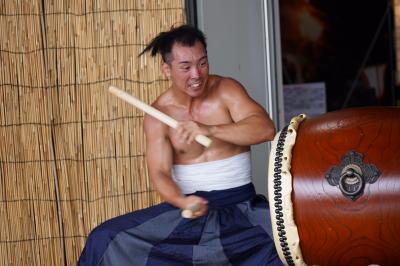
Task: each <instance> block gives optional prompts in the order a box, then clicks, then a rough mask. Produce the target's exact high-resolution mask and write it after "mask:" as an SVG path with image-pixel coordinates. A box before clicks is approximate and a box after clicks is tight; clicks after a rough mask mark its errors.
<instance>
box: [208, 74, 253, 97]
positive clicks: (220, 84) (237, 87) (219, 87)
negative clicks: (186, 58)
mask: <svg viewBox="0 0 400 266" xmlns="http://www.w3.org/2000/svg"><path fill="white" fill-rule="evenodd" d="M214 79H215V80H214V82H213V85H212V87H213V88H212V90H213V91H214V92H215V93H217V94H218V96H220V97H223V98H225V97H228V98H232V97H237V96H240V95H242V96H244V95H247V92H246V89H245V88H244V87H243V85H242V84H241V83H240V82H239V81H237V80H236V79H233V78H231V77H221V76H215V78H214Z"/></svg>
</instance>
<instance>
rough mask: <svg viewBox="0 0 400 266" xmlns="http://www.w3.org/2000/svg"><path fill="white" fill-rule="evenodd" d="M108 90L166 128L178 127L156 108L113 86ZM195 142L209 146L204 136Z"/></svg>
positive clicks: (173, 120)
mask: <svg viewBox="0 0 400 266" xmlns="http://www.w3.org/2000/svg"><path fill="white" fill-rule="evenodd" d="M108 90H109V91H110V92H111V93H112V94H114V95H115V96H118V97H119V98H121V99H122V100H124V101H126V102H128V103H130V104H132V105H133V106H135V107H137V108H139V109H140V110H142V111H143V112H145V113H146V114H148V115H151V116H152V117H154V118H156V119H158V120H160V121H161V122H163V123H165V124H167V125H168V126H170V127H172V128H177V127H178V121H176V120H175V119H173V118H172V117H170V116H168V115H166V114H164V113H162V112H160V111H159V110H157V109H156V108H154V107H152V106H150V105H148V104H146V103H144V102H142V101H141V100H139V99H137V98H136V97H134V96H132V95H130V94H128V93H126V92H125V91H123V90H121V89H119V88H117V87H115V86H110V87H109V88H108ZM195 140H196V141H197V142H198V143H200V144H201V145H203V146H204V147H209V146H210V145H211V139H210V138H208V137H206V136H204V135H197V136H196V137H195Z"/></svg>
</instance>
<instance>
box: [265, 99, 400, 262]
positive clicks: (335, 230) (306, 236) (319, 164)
mask: <svg viewBox="0 0 400 266" xmlns="http://www.w3.org/2000/svg"><path fill="white" fill-rule="evenodd" d="M268 198H269V202H270V210H271V221H272V229H273V234H274V241H275V246H276V249H277V251H278V254H279V256H280V258H281V260H282V261H283V262H284V263H285V264H286V265H321V266H322V265H335V266H336V265H352V266H356V265H400V108H396V107H365V108H354V109H345V110H341V111H336V112H330V113H327V114H324V115H321V116H318V117H314V118H307V117H306V115H299V116H297V117H294V118H293V119H292V120H291V122H290V124H289V125H288V126H287V127H285V128H284V129H282V130H281V131H280V132H278V133H277V135H276V136H275V139H274V141H273V142H272V146H271V154H270V158H269V173H268Z"/></svg>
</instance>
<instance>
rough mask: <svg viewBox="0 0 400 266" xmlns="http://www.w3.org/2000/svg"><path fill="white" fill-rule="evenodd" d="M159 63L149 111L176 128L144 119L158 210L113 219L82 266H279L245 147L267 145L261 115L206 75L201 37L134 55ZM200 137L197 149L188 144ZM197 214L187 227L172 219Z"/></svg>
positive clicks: (185, 32)
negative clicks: (165, 85)
mask: <svg viewBox="0 0 400 266" xmlns="http://www.w3.org/2000/svg"><path fill="white" fill-rule="evenodd" d="M149 51H151V54H152V55H156V54H157V53H160V54H161V56H162V60H163V62H162V70H163V73H164V74H165V75H166V77H168V79H170V81H171V87H170V88H169V89H168V90H167V91H165V92H164V93H163V94H162V95H161V96H159V97H158V99H157V100H156V101H155V102H154V103H153V106H154V107H155V108H157V109H158V110H160V111H162V112H164V113H166V114H167V115H169V116H171V117H173V118H174V119H176V120H177V121H179V124H178V127H177V128H176V129H172V128H169V127H168V126H167V125H165V124H163V123H162V122H160V121H158V120H156V119H155V118H153V117H150V116H146V117H145V120H144V130H145V134H146V161H147V166H148V171H149V174H150V176H151V179H152V182H153V184H154V187H155V188H156V190H157V191H158V192H159V193H160V194H161V196H162V197H163V199H164V200H165V201H166V203H162V204H159V205H156V206H153V207H150V208H147V209H144V210H140V211H136V212H134V213H130V214H126V215H124V216H121V217H117V218H114V219H111V220H110V221H107V222H105V223H104V224H102V225H100V226H99V227H97V228H96V229H95V230H93V232H92V233H91V234H90V236H89V238H88V241H87V244H86V247H85V249H84V251H83V252H82V255H81V258H80V261H79V263H80V264H81V265H281V262H280V260H279V258H278V256H277V253H276V251H275V247H274V243H273V241H272V236H271V235H272V234H271V228H270V221H269V209H268V206H267V203H266V200H265V198H263V197H260V196H256V195H255V192H254V187H253V185H252V183H251V170H250V152H249V151H250V145H252V144H256V143H261V142H265V141H268V140H271V139H272V138H273V137H274V135H275V129H274V126H273V123H272V121H271V119H270V118H269V116H268V114H267V113H266V111H265V110H264V109H263V108H262V107H261V106H260V105H259V104H257V103H256V102H255V101H254V100H252V99H251V98H250V97H249V96H248V94H247V93H246V90H245V89H244V88H243V86H242V85H241V84H239V83H238V82H237V81H235V80H233V79H231V78H223V77H220V76H216V75H209V73H208V71H209V69H208V58H207V51H206V41H205V37H204V35H203V33H202V32H201V31H199V30H197V29H195V28H192V27H190V26H185V25H184V26H181V27H178V28H173V29H171V30H170V31H168V32H162V33H160V34H159V35H158V36H157V37H156V38H154V39H153V41H152V42H151V43H150V44H149V45H148V46H147V47H146V48H145V50H144V51H143V52H142V54H143V53H145V52H149ZM197 135H205V136H208V137H209V138H211V139H212V144H211V145H210V146H209V147H207V148H205V147H203V146H201V145H200V144H198V143H197V142H195V141H194V139H195V136H197ZM193 206H196V208H195V210H194V212H193V216H192V218H191V219H185V218H182V217H181V216H180V210H182V209H190V208H193Z"/></svg>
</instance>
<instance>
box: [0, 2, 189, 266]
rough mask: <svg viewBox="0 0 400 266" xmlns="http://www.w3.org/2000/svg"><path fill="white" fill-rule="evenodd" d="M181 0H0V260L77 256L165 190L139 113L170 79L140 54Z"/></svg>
mask: <svg viewBox="0 0 400 266" xmlns="http://www.w3.org/2000/svg"><path fill="white" fill-rule="evenodd" d="M184 14H185V12H184V1H182V0H163V1H161V0H159V1H157V0H135V1H132V0H124V1H123V0H120V1H112V0H109V1H101V0H91V1H86V0H51V1H47V0H46V1H41V0H25V1H22V0H0V32H1V39H0V67H1V71H0V103H1V104H0V265H75V264H76V261H77V258H78V256H79V254H80V252H81V250H82V248H83V246H84V243H85V240H86V237H87V235H88V233H89V232H90V230H91V229H93V228H94V227H95V226H96V225H98V224H99V223H101V222H103V221H105V220H106V219H109V218H111V217H114V216H117V215H120V214H123V213H127V212H130V211H132V210H136V209H139V208H143V207H147V206H149V205H153V204H155V203H158V202H159V201H160V199H159V197H158V195H157V193H156V192H155V191H154V190H153V189H152V186H151V183H150V181H149V178H148V175H147V170H146V166H145V162H144V157H143V156H144V135H143V131H142V120H143V113H142V112H140V111H137V110H136V109H135V108H133V107H132V106H130V105H128V104H126V103H125V102H123V101H122V100H120V99H118V98H116V97H115V96H113V95H111V94H110V93H108V91H107V89H108V86H109V85H115V86H117V87H120V88H123V89H125V90H126V91H127V92H129V93H131V94H134V95H136V96H137V97H139V98H141V99H143V100H145V101H146V102H152V101H153V100H154V99H155V98H156V97H157V96H158V95H159V94H160V93H161V92H162V91H163V90H165V89H166V88H167V86H168V81H167V80H165V79H164V77H163V76H162V73H161V72H160V67H159V59H158V58H155V59H154V58H150V57H149V56H145V57H140V58H138V57H137V56H138V54H139V52H140V51H141V50H142V49H143V48H144V45H145V44H146V43H148V42H149V41H150V39H151V38H152V37H154V36H155V35H156V34H157V33H158V32H160V31H163V30H168V29H169V28H170V27H171V26H173V25H175V26H176V25H179V24H182V23H183V22H184V21H185V17H184Z"/></svg>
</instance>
